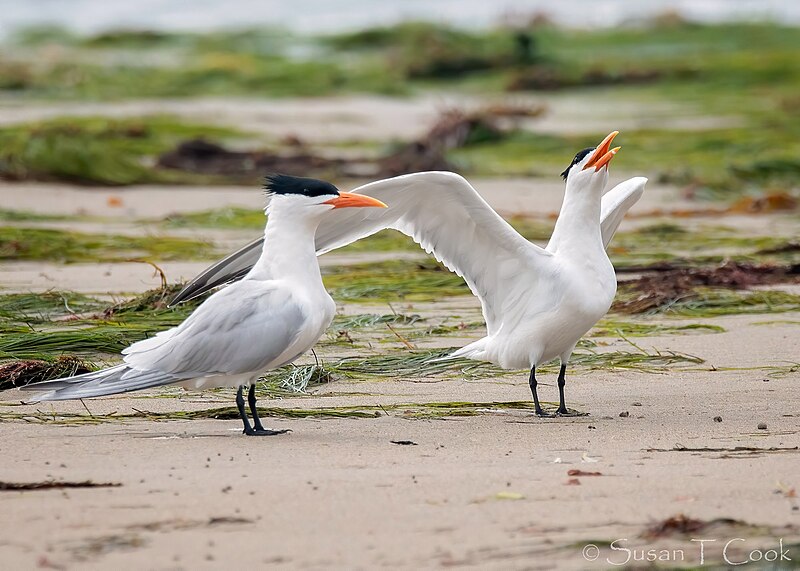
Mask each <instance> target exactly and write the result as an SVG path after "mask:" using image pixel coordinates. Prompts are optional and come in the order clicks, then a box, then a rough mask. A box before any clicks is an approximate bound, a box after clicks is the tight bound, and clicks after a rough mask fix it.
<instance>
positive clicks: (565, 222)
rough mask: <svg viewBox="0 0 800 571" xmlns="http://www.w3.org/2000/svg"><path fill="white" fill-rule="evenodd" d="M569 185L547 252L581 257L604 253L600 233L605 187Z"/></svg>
mask: <svg viewBox="0 0 800 571" xmlns="http://www.w3.org/2000/svg"><path fill="white" fill-rule="evenodd" d="M570 182H571V181H569V180H568V181H567V189H566V191H565V192H564V202H563V204H562V205H561V212H559V214H558V220H557V221H556V226H555V228H554V229H553V235H552V236H551V237H550V242H549V243H548V244H547V251H548V252H552V253H553V254H561V255H572V254H575V255H580V256H586V255H587V254H590V253H592V252H594V251H595V250H602V251H603V252H605V248H604V247H603V237H602V235H601V232H600V204H601V199H602V195H603V186H605V185H599V184H574V183H573V184H570Z"/></svg>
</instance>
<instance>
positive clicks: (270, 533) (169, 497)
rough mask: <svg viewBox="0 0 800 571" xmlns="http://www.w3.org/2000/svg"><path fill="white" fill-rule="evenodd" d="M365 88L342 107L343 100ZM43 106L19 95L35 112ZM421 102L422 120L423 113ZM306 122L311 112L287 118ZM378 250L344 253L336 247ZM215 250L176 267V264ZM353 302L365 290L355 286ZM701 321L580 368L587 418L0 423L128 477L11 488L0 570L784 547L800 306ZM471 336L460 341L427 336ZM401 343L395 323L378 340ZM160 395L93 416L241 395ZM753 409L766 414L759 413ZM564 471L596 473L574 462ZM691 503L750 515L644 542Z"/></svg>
mask: <svg viewBox="0 0 800 571" xmlns="http://www.w3.org/2000/svg"><path fill="white" fill-rule="evenodd" d="M115 105H116V104H115ZM197 105H200V104H197ZM270 105H272V104H270ZM284 105H289V103H286V104H284ZM398 105H400V104H398ZM358 107H359V106H353V107H352V108H351V107H347V108H346V109H344V110H341V108H340V107H337V109H339V110H340V111H341V113H342V116H343V117H347V113H350V112H353V113H355V112H356V110H357V108H358ZM120 108H122V109H123V111H124V106H123V107H120ZM31 109H33V110H29V111H28V113H29V114H30V113H35V108H31ZM302 109H303V112H304V113H305V112H308V113H312V112H314V109H315V108H313V107H308V106H307V104H306V103H303V105H302ZM404 109H405V108H403V113H405V112H406V111H405V110H404ZM416 109H417V111H416V112H417V113H420V121H421V120H423V119H425V118H426V117H427V115H426V113H429V111H430V110H426V109H424V108H423V109H422V110H420V109H419V107H417V108H416ZM89 111H91V112H93V113H94V112H97V109H94V108H93V109H91V110H89ZM89 111H87V112H89ZM105 111H106V110H103V112H104V113H105ZM121 112H122V111H121ZM135 112H136V113H140V112H141V111H140V110H136V111H135ZM187 112H188V111H187ZM282 112H283V111H282ZM321 112H322V111H320V113H321ZM397 112H398V113H400V111H397ZM410 112H411V111H409V113H410ZM132 113H133V112H132ZM231 113H233V111H231ZM264 113H265V116H264V121H267V120H268V119H269V120H271V117H272V116H271V115H269V116H268V110H265V111H264ZM403 117H404V120H398V121H396V122H394V123H395V124H396V125H398V128H401V127H402V128H403V129H405V128H406V126H408V125H411V124H412V123H411V121H410V120H408V119H409V117H410V116H405V115H404V116H403ZM2 121H4V119H3V117H2V114H0V122H2ZM347 121H350V119H347ZM256 123H257V122H256ZM353 124H357V122H355V123H353ZM292 125H293V131H295V130H297V129H296V128H295V127H294V126H295V125H297V123H296V122H292ZM412 126H413V125H412ZM613 127H619V125H618V124H615V125H614V126H613ZM599 128H600V127H598V129H599ZM356 135H358V133H356V134H354V136H356ZM400 135H402V136H404V137H405V136H406V135H407V133H405V132H403V133H398V136H400ZM616 176H617V178H619V177H620V175H619V174H617V175H616ZM475 184H476V186H477V187H478V188H479V189H480V190H481V191H482V192H483V193H484V194H485V196H486V197H487V199H488V200H489V202H490V203H491V204H492V205H493V206H495V207H496V208H498V209H499V210H501V211H502V212H505V213H507V214H510V213H528V214H535V215H541V216H542V217H543V218H546V217H547V216H548V214H550V213H552V212H554V211H556V210H557V209H558V206H559V203H560V199H561V194H560V193H561V192H562V190H563V187H562V186H561V185H560V184H558V183H541V182H540V181H534V182H531V181H499V180H495V181H490V180H477V181H475ZM112 196H114V197H121V198H122V207H118V206H114V204H116V202H117V201H110V202H109V201H108V198H109V197H112ZM189 198H190V200H189ZM0 199H2V203H3V206H4V207H5V208H19V209H25V210H36V211H38V212H53V213H60V212H66V213H79V212H80V213H85V214H90V215H94V216H102V217H105V222H102V224H104V225H105V226H104V227H105V228H107V229H108V231H112V232H116V231H125V232H137V231H139V232H144V233H146V232H152V231H153V228H152V227H151V226H148V225H147V224H141V225H136V224H133V223H132V222H131V219H132V218H153V217H161V216H164V215H165V214H166V213H169V212H177V211H190V210H203V209H207V208H217V207H220V206H225V205H240V206H248V207H257V206H259V205H260V202H261V196H260V194H259V193H258V192H255V191H250V190H246V189H241V188H231V189H220V188H213V189H178V190H176V189H173V188H158V187H150V188H142V189H126V190H120V189H92V190H80V189H73V188H70V187H66V186H62V185H43V184H30V185H8V184H2V185H0ZM682 206H686V205H685V204H684V203H682V202H681V199H680V198H679V196H678V193H677V192H676V191H675V190H674V189H669V188H664V187H658V186H656V185H651V186H650V187H649V188H648V192H647V194H646V195H645V198H644V199H643V200H642V202H641V203H640V204H639V205H637V207H636V208H635V209H634V212H633V214H634V215H636V214H637V213H639V214H643V213H646V212H649V211H651V210H653V209H657V208H665V207H666V208H672V207H682ZM647 221H648V223H652V221H653V219H652V218H648V219H647ZM637 223H640V221H639V220H637V219H635V218H633V219H631V220H628V221H626V222H625V224H626V225H628V227H631V226H632V225H635V224H637ZM682 223H685V224H689V225H691V224H697V223H709V224H716V223H724V224H726V225H732V226H736V227H739V228H742V229H743V231H745V230H746V231H748V232H750V233H752V234H767V233H770V232H772V233H777V234H780V235H785V236H796V234H797V222H796V219H791V218H789V217H786V216H783V217H781V216H761V217H737V218H735V219H725V220H724V221H722V220H720V219H717V218H712V219H707V220H701V221H700V222H698V221H697V220H683V221H682ZM245 234H246V233H242V232H238V233H236V232H234V233H228V234H225V233H221V234H220V235H218V236H217V235H215V237H214V239H215V241H217V243H220V244H223V243H225V244H228V243H233V242H235V241H236V240H242V241H243V242H245V241H247V236H245ZM364 259H367V258H364V257H363V256H356V257H351V258H348V257H347V256H346V255H344V256H340V257H336V256H335V255H334V256H326V257H324V258H323V259H322V261H323V263H333V264H340V263H349V262H351V261H363V260H364ZM204 266H205V263H204V262H199V263H172V264H169V263H168V264H164V266H163V267H164V269H165V270H166V272H167V275H168V276H169V277H170V279H172V280H174V279H177V278H178V277H179V276H180V277H184V278H186V277H190V276H192V275H194V274H195V273H196V272H197V271H198V270H199V269H201V268H202V267H204ZM158 281H159V280H158V278H157V277H156V276H153V272H152V268H150V267H149V266H147V265H145V264H96V265H91V264H90V265H73V266H58V265H55V264H30V263H13V264H11V263H4V264H0V287H3V288H5V289H6V290H14V291H20V290H34V291H41V290H46V289H50V288H54V287H57V288H67V289H74V290H78V291H87V292H91V293H103V294H109V293H110V294H120V293H122V292H136V291H142V290H145V289H148V288H151V287H154V286H155V285H158ZM342 310H343V311H345V312H351V313H352V312H361V311H364V308H363V307H360V308H356V307H354V306H353V305H352V304H349V305H347V306H345V307H343V308H342ZM385 310H386V308H382V309H381V310H380V311H382V312H385ZM403 310H404V311H405V310H409V311H417V312H427V313H428V314H435V313H437V312H438V314H439V315H447V314H448V312H458V313H459V314H460V315H467V314H469V315H470V316H477V315H478V310H479V308H478V304H477V301H476V300H474V299H472V298H466V297H465V298H463V299H457V300H448V301H447V302H443V303H439V304H417V305H416V306H414V307H411V308H408V307H404V308H403ZM692 322H703V323H711V324H719V325H722V326H723V327H725V329H726V332H725V333H718V334H701V335H687V336H660V337H651V338H637V339H636V341H635V342H636V343H637V345H639V346H640V347H643V348H645V349H646V350H648V351H651V352H652V351H655V350H658V351H662V352H665V351H670V350H673V351H681V352H685V353H689V354H692V355H697V356H699V357H701V358H702V359H704V360H705V361H704V363H703V364H701V365H693V366H691V367H683V368H681V367H671V368H669V369H665V370H663V371H654V372H650V373H642V372H634V371H625V370H615V371H593V372H589V371H586V370H581V369H576V370H574V371H573V372H572V373H571V374H570V375H569V377H568V385H567V397H568V401H569V402H570V404H571V405H573V406H575V407H576V408H578V409H580V410H582V411H586V412H588V413H589V415H588V416H584V417H578V418H556V419H539V418H536V417H534V416H532V415H530V414H527V413H523V412H520V411H515V412H508V411H505V412H504V411H503V410H496V409H492V408H491V406H489V405H487V408H486V409H485V410H484V411H482V412H481V414H479V415H478V416H475V417H454V418H448V419H444V420H441V419H440V420H422V419H412V418H406V417H403V416H402V415H400V414H396V413H394V414H388V415H386V414H384V415H381V416H380V417H379V418H376V419H325V420H285V419H275V418H269V419H267V422H266V423H267V424H268V426H272V427H276V428H290V429H292V431H293V432H292V433H290V434H288V435H284V436H280V437H275V438H247V437H244V436H242V434H241V433H240V423H239V422H238V421H214V420H194V421H162V422H156V421H145V420H132V421H127V422H116V423H103V424H96V425H91V424H83V425H76V426H67V425H61V424H41V423H26V422H21V421H17V422H9V421H5V422H0V452H2V458H3V461H2V463H0V481H2V482H41V481H46V480H57V481H78V482H79V481H85V480H91V481H93V482H113V483H119V484H121V486H119V487H113V488H97V489H74V490H72V489H67V490H49V491H23V492H21V491H11V492H9V491H0V516H1V517H0V561H2V565H0V567H2V568H4V569H30V568H37V567H38V568H54V569H109V568H118V569H142V568H146V569H195V568H231V567H236V568H244V567H252V566H256V567H270V568H276V569H284V568H285V569H373V568H379V567H386V568H398V569H417V568H440V567H458V568H462V567H463V568H480V569H551V568H564V569H582V568H590V569H600V568H609V567H612V566H614V565H613V564H615V563H620V562H623V561H624V560H625V558H626V556H627V555H628V554H627V553H626V552H624V551H613V552H612V551H609V550H608V549H607V548H605V547H603V545H604V544H607V543H608V542H609V541H612V540H615V539H624V538H626V539H627V543H626V542H622V543H620V544H619V545H620V546H621V547H627V548H633V546H634V545H635V546H636V548H637V549H639V550H641V549H651V548H660V547H666V548H670V549H679V550H683V553H682V555H679V554H680V552H670V558H671V560H670V561H667V562H663V565H665V566H669V565H673V564H674V565H678V566H680V565H688V564H690V563H694V564H697V563H699V554H700V544H699V543H697V542H692V541H691V539H693V538H694V539H714V540H716V541H715V542H714V543H706V544H705V549H706V551H705V556H706V562H708V561H709V560H710V561H714V562H724V561H723V559H722V550H723V547H724V546H725V544H726V542H728V541H729V540H732V539H735V538H744V539H745V540H746V541H743V542H738V541H737V542H734V543H733V544H732V547H731V551H729V553H728V555H729V560H731V561H741V560H742V557H745V558H746V557H747V553H749V552H750V551H751V550H753V549H756V548H765V549H767V548H772V547H776V546H777V545H778V543H779V541H780V540H781V538H782V540H783V544H784V547H786V546H787V545H788V544H791V543H795V544H797V543H798V541H800V511H798V500H797V498H795V497H792V492H791V490H793V489H795V488H797V487H798V485H800V480H799V479H798V474H799V473H800V470H798V468H800V462H798V458H800V452H798V449H797V446H798V445H800V438H798V432H799V431H800V390H798V380H800V379H799V378H798V377H800V374H799V373H798V372H797V371H794V372H789V371H787V370H785V369H784V370H782V371H776V370H773V369H771V368H770V367H777V366H784V365H786V364H787V362H797V361H798V360H800V337H799V336H798V334H797V332H798V325H800V313H790V314H776V315H767V316H764V315H750V316H733V317H725V318H716V319H702V320H692ZM765 322H768V323H765ZM470 334H471V335H479V334H480V332H475V331H472V332H470ZM461 341H463V340H459V339H453V338H447V339H440V340H437V341H435V342H434V343H433V344H439V345H448V344H457V343H459V342H461ZM604 341H605V342H607V343H608V345H607V346H606V347H605V349H607V350H630V349H631V346H630V345H629V344H628V343H627V342H626V341H625V340H623V339H618V338H610V339H606V340H604ZM430 345H431V343H429V344H427V345H426V346H430ZM401 347H402V345H401V344H400V342H399V341H397V342H394V343H387V344H382V345H380V346H377V349H376V351H378V350H379V351H386V350H389V349H399V348H401ZM337 351H339V350H338V349H336V348H325V349H323V350H321V351H320V355H321V357H322V358H323V359H331V358H333V357H335V356H336V355H337V354H338V353H337ZM542 381H543V382H544V384H545V386H544V388H543V393H544V398H545V399H546V400H553V399H554V398H555V395H556V388H555V385H554V378H553V376H552V375H545V376H544V377H543V378H542ZM159 394H164V392H163V391H150V392H146V393H144V394H138V393H137V394H134V395H129V396H121V397H112V398H105V399H97V400H93V401H89V402H87V403H86V404H87V406H88V407H89V409H90V410H91V411H92V412H93V413H94V414H101V413H110V412H113V411H118V412H130V411H132V410H133V409H138V410H150V411H158V410H162V411H172V410H191V409H197V408H208V407H211V406H223V405H229V404H231V403H232V398H233V395H232V393H231V392H221V393H211V394H209V393H206V394H203V395H197V394H190V395H187V396H184V397H182V398H147V397H152V396H157V395H159ZM528 396H529V391H528V387H527V381H526V376H525V373H524V372H520V374H519V376H517V377H502V378H499V379H482V380H480V381H469V380H464V379H460V380H441V379H437V380H435V382H434V381H432V380H430V379H414V378H403V377H401V376H399V377H398V378H395V379H392V380H390V381H385V380H376V381H375V382H360V383H354V382H344V381H337V382H334V383H332V384H330V385H327V386H325V387H323V388H321V389H319V390H318V391H316V392H315V393H314V395H313V396H304V397H299V396H298V397H295V398H290V399H285V400H282V401H269V402H267V401H264V402H262V404H264V405H269V406H285V407H302V408H314V407H322V406H336V405H377V404H382V405H387V404H391V403H398V402H446V401H464V400H466V401H475V402H487V403H489V402H492V401H517V400H525V399H527V398H528ZM20 397H21V395H20V393H18V392H16V391H6V392H4V393H2V394H0V401H2V402H1V403H0V411H4V412H33V411H35V410H42V411H49V410H53V411H57V412H76V413H81V412H83V413H85V412H86V411H85V410H84V408H83V407H82V405H81V404H80V403H73V402H65V403H55V404H52V405H51V404H46V405H36V406H31V405H26V406H17V403H18V402H19V399H20ZM620 413H628V415H627V416H625V417H621V416H620ZM714 417H721V419H722V421H721V422H716V421H715V420H714ZM760 423H765V424H766V429H759V428H758V426H759V424H760ZM392 440H395V441H401V440H409V441H413V442H414V443H415V444H416V445H408V446H404V445H398V444H393V443H392V442H391V441H392ZM738 447H744V448H745V449H737V448H738ZM773 449H775V450H773ZM569 470H582V471H588V472H600V473H601V474H602V475H599V476H569V475H568V471H569ZM571 480H575V481H574V482H573V481H571ZM682 513H683V514H687V515H688V516H691V517H694V518H699V519H703V520H712V519H715V518H732V519H734V520H739V521H740V523H724V522H721V523H717V524H715V525H712V526H711V527H709V528H706V529H702V530H698V531H695V532H690V533H688V534H686V535H683V536H681V535H678V536H674V535H673V536H669V537H666V538H659V539H647V538H645V537H644V534H645V533H646V530H647V529H648V527H649V526H652V525H653V524H655V523H656V522H660V521H663V520H664V519H665V518H669V517H671V516H675V515H677V514H682ZM590 543H592V544H597V545H598V546H600V547H601V548H602V551H601V552H600V554H599V555H598V558H597V560H596V561H587V559H586V558H585V557H584V556H583V554H582V553H583V551H582V550H583V549H584V547H585V546H586V545H588V544H590ZM586 549H587V551H586V554H587V555H588V556H590V557H592V556H594V555H595V553H594V552H593V551H592V548H591V547H589V548H586ZM743 553H744V555H743ZM641 555H642V554H641V552H639V556H641ZM662 555H663V554H662ZM681 557H682V559H681ZM794 558H795V559H796V560H800V553H798V552H797V551H795V552H794ZM793 564H794V565H797V564H798V563H797V561H795V562H794V563H793Z"/></svg>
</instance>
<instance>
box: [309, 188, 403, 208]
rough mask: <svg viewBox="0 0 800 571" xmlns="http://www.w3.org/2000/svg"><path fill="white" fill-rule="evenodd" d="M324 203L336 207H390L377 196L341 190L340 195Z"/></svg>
mask: <svg viewBox="0 0 800 571" xmlns="http://www.w3.org/2000/svg"><path fill="white" fill-rule="evenodd" d="M322 204H332V205H333V207H334V208H357V207H361V206H376V207H378V208H388V206H386V205H385V204H384V203H383V202H381V201H380V200H378V199H376V198H372V197H371V196H366V195H363V194H353V193H352V192H340V193H339V196H337V197H336V198H331V199H330V200H326V201H325V202H323V203H322Z"/></svg>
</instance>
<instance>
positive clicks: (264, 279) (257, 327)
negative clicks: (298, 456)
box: [22, 175, 386, 436]
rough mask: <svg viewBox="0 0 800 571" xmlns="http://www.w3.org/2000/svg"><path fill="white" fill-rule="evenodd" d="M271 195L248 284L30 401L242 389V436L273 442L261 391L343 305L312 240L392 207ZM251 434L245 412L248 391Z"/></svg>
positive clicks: (278, 185) (299, 192)
mask: <svg viewBox="0 0 800 571" xmlns="http://www.w3.org/2000/svg"><path fill="white" fill-rule="evenodd" d="M266 191H267V193H268V194H269V195H271V200H270V203H269V206H268V207H267V213H268V215H269V220H268V222H267V225H266V229H265V231H264V240H265V241H267V242H268V243H269V244H270V247H269V248H264V249H263V252H259V255H258V256H256V258H255V259H254V260H253V263H252V264H251V267H250V269H249V271H248V272H247V274H246V275H245V276H244V277H243V278H242V280H241V281H238V282H236V283H235V284H233V285H231V286H230V287H227V288H225V289H223V290H221V291H218V292H216V293H215V294H214V295H212V296H211V297H209V298H208V299H207V300H206V301H205V302H203V303H202V304H201V305H200V306H198V307H197V309H195V310H194V312H192V314H191V315H190V316H189V317H188V318H186V320H185V321H184V322H183V323H181V324H180V325H178V326H177V327H173V328H172V329H168V330H166V331H162V332H161V333H158V334H157V335H156V336H155V337H151V338H150V339H145V340H143V341H139V342H138V343H134V344H133V345H131V346H130V347H128V348H127V349H125V350H124V351H123V352H122V353H123V354H124V355H125V356H124V358H123V363H122V364H121V365H117V366H116V367H111V368H108V369H103V370H100V371H95V372H92V373H86V374H83V375H77V376H74V377H67V378H63V379H55V380H52V381H46V382H42V383H36V384H31V385H27V386H25V387H22V389H24V390H38V391H47V392H45V393H43V394H41V395H37V396H36V397H34V399H33V401H42V400H66V399H80V398H86V397H97V396H103V395H113V394H117V393H126V392H130V391H135V390H139V389H145V388H148V387H157V386H162V385H169V384H179V385H183V386H185V387H187V388H206V387H238V389H239V390H238V392H237V394H236V405H237V407H238V409H239V415H240V417H241V419H242V422H243V423H244V433H245V434H247V435H251V436H271V435H275V434H281V433H282V432H286V431H285V430H283V431H276V430H267V429H265V428H264V427H263V426H262V424H261V421H260V419H259V418H258V411H257V409H256V398H255V382H256V380H257V379H258V378H259V377H261V376H262V375H263V374H264V373H265V372H266V371H268V370H270V369H275V368H277V367H281V366H283V365H286V364H288V363H291V362H292V361H294V360H295V359H297V358H298V357H299V356H300V355H302V354H303V353H305V352H306V351H308V350H309V349H311V347H312V346H313V345H314V344H315V343H316V342H317V340H318V339H319V338H320V337H321V336H322V334H323V333H324V332H325V330H326V329H327V328H328V326H329V325H330V323H331V321H332V320H333V316H334V314H335V312H336V305H335V304H334V302H333V299H331V296H330V295H328V292H327V291H325V287H324V285H323V284H322V278H321V276H320V271H319V263H318V262H317V256H316V251H315V247H314V235H315V233H316V231H317V227H318V226H319V224H320V223H321V222H322V221H323V220H325V218H326V217H327V216H330V215H331V214H333V212H336V211H337V210H340V209H344V208H351V209H356V208H355V207H365V206H375V207H382V208H385V207H386V205H385V204H384V203H383V202H381V201H379V200H376V199H374V198H370V197H369V196H365V195H363V194H350V193H347V192H339V190H338V189H337V188H336V187H335V186H333V185H332V184H330V183H327V182H324V181H321V180H315V179H310V178H297V177H290V176H285V175H273V176H268V177H267V179H266ZM246 386H247V387H249V392H248V404H249V406H250V411H251V413H252V415H253V425H252V426H251V425H250V422H249V420H248V418H247V413H246V411H245V402H244V396H243V394H242V392H243V390H244V387H246Z"/></svg>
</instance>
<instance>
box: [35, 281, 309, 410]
mask: <svg viewBox="0 0 800 571" xmlns="http://www.w3.org/2000/svg"><path fill="white" fill-rule="evenodd" d="M306 318H307V316H306V315H305V314H304V312H303V311H302V309H301V307H299V306H298V305H297V304H296V303H295V302H294V301H293V300H292V298H291V295H290V294H289V293H288V292H285V291H282V290H279V289H276V288H272V287H269V286H268V285H267V284H265V283H264V282H255V281H251V280H244V281H241V282H237V283H236V284H234V285H233V286H231V287H229V288H225V289H224V290H222V291H219V292H217V293H216V294H214V295H213V296H212V297H211V298H209V299H208V300H207V301H206V302H205V303H204V304H202V305H201V306H200V307H198V308H197V309H196V310H195V311H194V313H192V315H190V316H189V317H188V318H187V319H186V320H185V321H184V322H183V323H181V324H180V325H179V326H177V327H174V328H172V329H168V330H166V331H162V332H161V333H159V334H158V335H156V336H155V337H151V338H149V339H145V340H143V341H139V342H138V343H134V344H133V345H131V346H130V347H128V348H127V349H125V351H123V354H124V355H125V357H124V363H123V364H122V365H118V366H116V367H112V368H110V369H103V370H101V371H95V372H93V373H86V374H83V375H77V376H74V377H67V378H63V379H55V380H53V381H46V382H43V383H36V384H31V385H27V386H25V387H22V389H23V390H37V391H49V392H47V393H45V394H43V395H39V396H37V397H36V398H35V399H34V400H65V399H74V398H88V397H96V396H103V395H111V394H117V393H125V392H130V391H135V390H140V389H144V388H148V387H155V386H161V385H167V384H170V383H177V382H182V381H187V380H190V379H198V378H204V377H215V376H236V375H245V376H246V375H247V374H249V373H258V372H261V371H264V370H266V369H268V368H272V367H275V366H279V365H282V364H284V363H285V362H287V361H289V360H291V359H292V358H294V357H296V356H297V355H296V354H295V353H296V352H297V350H296V348H294V347H293V344H294V341H295V339H296V338H297V336H298V334H299V332H301V331H302V329H303V327H304V324H305V320H306Z"/></svg>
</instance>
